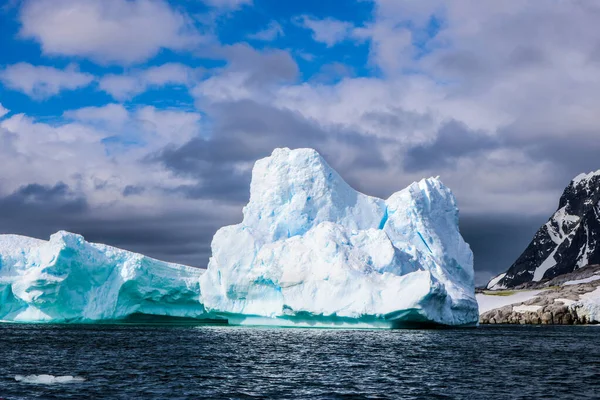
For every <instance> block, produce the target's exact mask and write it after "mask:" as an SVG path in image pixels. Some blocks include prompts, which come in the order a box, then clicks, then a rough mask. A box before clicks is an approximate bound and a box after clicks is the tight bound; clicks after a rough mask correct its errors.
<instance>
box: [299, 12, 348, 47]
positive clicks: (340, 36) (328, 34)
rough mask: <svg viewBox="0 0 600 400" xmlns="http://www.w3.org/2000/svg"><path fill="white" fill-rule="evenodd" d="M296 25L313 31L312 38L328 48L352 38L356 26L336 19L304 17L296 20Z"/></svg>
mask: <svg viewBox="0 0 600 400" xmlns="http://www.w3.org/2000/svg"><path fill="white" fill-rule="evenodd" d="M295 21H296V23H297V24H298V25H300V26H303V27H304V28H306V29H309V30H311V31H312V38H313V39H314V40H315V41H317V42H321V43H325V45H326V46H327V47H332V46H334V45H336V44H338V43H340V42H343V41H344V40H346V39H348V38H350V37H351V34H352V30H353V28H354V26H353V25H352V24H351V23H350V22H345V21H339V20H337V19H334V18H325V19H317V18H314V17H311V16H309V15H302V16H299V17H297V18H296V19H295Z"/></svg>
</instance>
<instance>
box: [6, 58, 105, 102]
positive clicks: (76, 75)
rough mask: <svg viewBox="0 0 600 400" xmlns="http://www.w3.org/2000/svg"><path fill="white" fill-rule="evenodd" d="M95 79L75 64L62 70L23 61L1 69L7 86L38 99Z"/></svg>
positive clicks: (80, 86) (80, 85) (74, 88)
mask: <svg viewBox="0 0 600 400" xmlns="http://www.w3.org/2000/svg"><path fill="white" fill-rule="evenodd" d="M94 79H95V78H94V76H93V75H91V74H88V73H83V72H79V71H78V69H77V67H76V66H75V65H73V64H71V65H69V66H68V67H67V68H66V69H64V70H62V69H58V68H54V67H46V66H41V65H39V66H36V65H31V64H28V63H24V62H21V63H17V64H13V65H9V66H7V67H6V68H4V69H3V70H2V71H0V80H1V81H2V83H3V84H4V85H5V86H6V87H8V88H9V89H12V90H16V91H19V92H23V93H25V94H26V95H28V96H30V97H32V98H33V99H36V100H43V99H47V98H49V97H52V96H55V95H57V94H59V93H60V92H62V91H64V90H76V89H80V88H83V87H86V86H88V85H89V84H90V83H92V82H93V81H94Z"/></svg>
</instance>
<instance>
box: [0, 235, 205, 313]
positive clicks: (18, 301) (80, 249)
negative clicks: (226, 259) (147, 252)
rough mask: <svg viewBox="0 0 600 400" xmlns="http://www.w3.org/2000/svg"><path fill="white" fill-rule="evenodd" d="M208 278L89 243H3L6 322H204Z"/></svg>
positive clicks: (0, 308) (0, 306) (1, 293)
mask: <svg viewBox="0 0 600 400" xmlns="http://www.w3.org/2000/svg"><path fill="white" fill-rule="evenodd" d="M203 272H204V270H201V269H198V268H193V267H186V266H183V265H177V264H172V263H166V262H161V261H158V260H154V259H152V258H149V257H146V256H143V255H141V254H136V253H132V252H129V251H125V250H121V249H117V248H115V247H111V246H106V245H103V244H96V243H88V242H86V241H85V240H84V239H83V237H82V236H80V235H76V234H73V233H68V232H64V231H61V232H58V233H55V234H53V235H52V236H51V237H50V240H49V241H45V240H39V239H32V238H29V237H24V236H19V235H0V320H3V321H11V322H95V321H105V320H123V319H126V318H128V317H131V316H135V315H137V314H147V315H160V316H165V317H191V318H202V317H204V316H205V314H206V312H205V310H204V307H203V306H202V303H200V285H199V278H200V275H201V274H202V273H203Z"/></svg>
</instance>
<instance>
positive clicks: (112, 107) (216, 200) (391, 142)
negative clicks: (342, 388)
mask: <svg viewBox="0 0 600 400" xmlns="http://www.w3.org/2000/svg"><path fill="white" fill-rule="evenodd" d="M599 20H600V3H599V2H597V1H595V0H572V1H567V0H539V1H535V2H532V1H528V0H507V1H502V2H500V1H481V0H454V1H452V2H446V1H441V0H420V1H418V2H417V1H406V0H372V1H371V0H318V1H316V0H304V1H280V0H179V1H168V0H23V1H19V0H5V1H4V2H1V3H0V159H1V160H2V168H1V170H0V233H18V234H24V235H29V236H35V237H39V238H48V237H49V235H50V234H51V233H53V232H55V231H57V230H59V229H65V230H69V231H72V232H77V233H80V234H83V235H84V236H85V237H86V239H87V240H90V241H96V242H103V243H107V244H111V245H115V246H119V247H122V248H125V249H128V250H133V251H137V252H141V253H144V254H147V255H150V256H153V257H156V258H158V259H162V260H167V261H174V262H179V263H183V264H188V265H193V266H198V267H205V266H206V264H207V262H208V258H209V256H210V242H211V239H212V236H213V234H214V232H215V231H216V230H217V229H218V228H219V227H221V226H223V225H228V224H234V223H238V222H239V221H240V220H241V215H242V214H241V210H242V207H243V206H244V204H245V203H246V202H247V200H248V197H249V183H250V173H251V169H252V165H253V163H254V161H256V160H257V159H259V158H262V157H265V156H268V155H269V154H270V153H271V152H272V150H273V149H274V148H276V147H283V146H287V147H290V148H299V147H312V148H315V149H317V150H318V151H319V152H320V153H321V154H322V155H323V156H324V157H325V158H326V160H327V161H328V162H329V163H330V164H331V165H332V166H333V167H334V168H336V169H337V170H338V171H339V172H340V174H341V175H342V176H343V177H344V178H345V179H346V180H347V181H348V182H349V183H350V184H351V185H352V186H353V187H354V188H356V189H358V190H360V191H362V192H364V193H367V194H369V195H373V196H378V197H383V198H386V197H388V196H389V195H391V194H392V193H394V192H395V191H397V190H400V189H402V188H404V187H405V186H407V185H408V184H410V183H411V182H413V181H415V180H420V179H421V178H424V177H429V176H440V177H441V179H442V180H443V182H444V183H445V184H446V185H447V186H449V187H450V188H451V189H452V190H453V192H454V194H455V195H456V197H457V200H458V204H459V207H460V225H461V232H462V234H463V236H464V237H465V239H466V240H467V242H469V243H470V244H471V247H472V249H473V252H474V255H475V270H476V283H477V284H482V283H484V282H485V281H487V279H489V278H490V277H491V276H492V275H494V274H496V273H499V272H501V271H504V270H506V269H507V268H508V267H509V266H510V264H512V262H513V261H514V260H515V259H516V257H517V256H518V255H519V254H520V253H521V252H522V251H523V250H524V248H525V247H526V245H527V244H528V242H529V241H530V240H531V238H532V236H533V234H534V233H535V231H536V230H537V228H538V227H539V226H540V225H541V224H542V223H543V222H545V220H546V219H547V218H548V217H549V216H550V215H551V214H552V212H553V211H554V210H555V209H556V207H557V204H558V198H559V196H560V194H561V193H562V191H563V189H564V187H565V186H566V185H567V184H568V183H569V181H570V180H571V179H572V178H573V177H574V176H576V175H578V174H579V173H581V172H589V171H593V170H597V169H599V168H600V158H599V157H598V154H600V140H598V139H599V138H600V133H599V132H598V127H600V113H599V112H598V104H600V90H599V89H600V85H599V84H600V30H599V29H598V21H599Z"/></svg>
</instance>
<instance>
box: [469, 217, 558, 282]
mask: <svg viewBox="0 0 600 400" xmlns="http://www.w3.org/2000/svg"><path fill="white" fill-rule="evenodd" d="M548 217H549V215H534V216H524V215H518V216H517V215H506V216H501V215H470V216H469V215H467V216H464V215H461V217H460V232H461V234H462V236H463V237H464V239H465V241H466V242H467V243H469V245H470V246H471V249H472V250H473V255H474V257H475V284H476V285H478V286H481V285H484V284H485V283H487V282H488V280H489V279H490V278H491V277H492V276H495V275H497V274H500V273H502V272H505V271H506V270H507V269H508V268H509V267H510V266H511V264H512V263H513V262H514V261H515V260H516V259H517V257H518V256H519V255H520V254H521V253H522V252H523V250H525V248H526V247H527V245H528V244H529V242H530V241H531V239H532V238H533V235H534V234H535V232H536V231H537V230H538V229H539V227H540V226H541V225H542V224H543V223H545V222H546V221H547V220H548Z"/></svg>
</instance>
